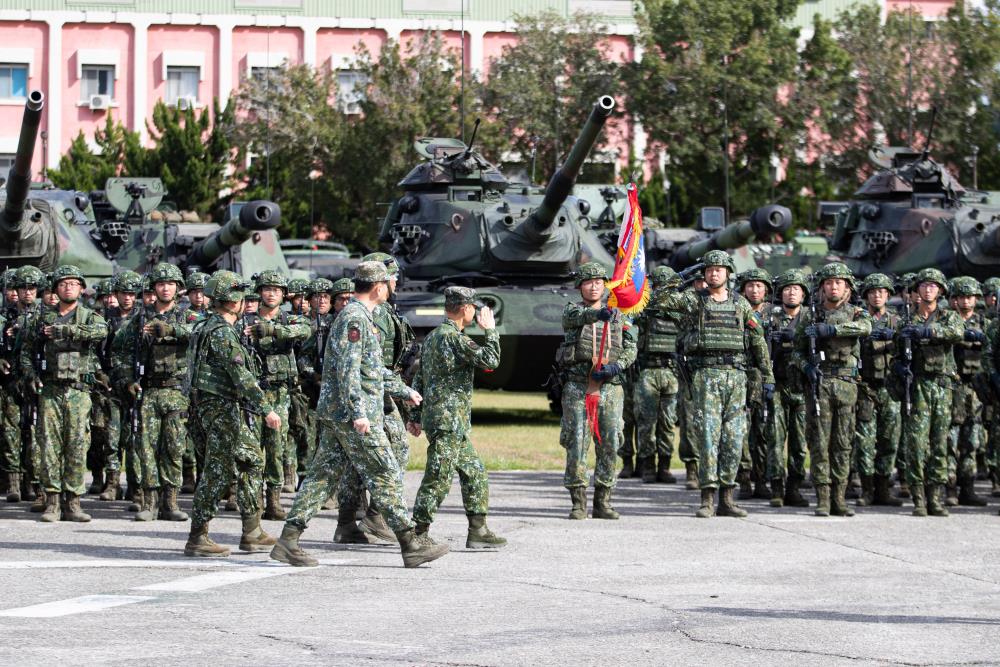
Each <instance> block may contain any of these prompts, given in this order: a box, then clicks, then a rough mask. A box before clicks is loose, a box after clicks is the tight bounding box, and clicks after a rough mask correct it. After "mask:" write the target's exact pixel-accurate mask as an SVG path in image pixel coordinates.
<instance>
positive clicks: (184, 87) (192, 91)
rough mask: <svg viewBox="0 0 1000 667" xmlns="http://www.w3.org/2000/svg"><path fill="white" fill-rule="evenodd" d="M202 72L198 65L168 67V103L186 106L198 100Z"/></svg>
mask: <svg viewBox="0 0 1000 667" xmlns="http://www.w3.org/2000/svg"><path fill="white" fill-rule="evenodd" d="M200 79H201V72H200V71H199V68H197V67H167V104H172V105H175V106H184V104H185V103H184V102H180V100H187V104H193V103H197V102H198V83H199V81H200Z"/></svg>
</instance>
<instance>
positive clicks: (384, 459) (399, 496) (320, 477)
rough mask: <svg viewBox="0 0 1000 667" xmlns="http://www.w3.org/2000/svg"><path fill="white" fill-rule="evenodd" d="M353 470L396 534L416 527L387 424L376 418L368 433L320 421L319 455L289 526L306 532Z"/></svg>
mask: <svg viewBox="0 0 1000 667" xmlns="http://www.w3.org/2000/svg"><path fill="white" fill-rule="evenodd" d="M352 466H353V467H354V468H356V469H357V470H358V472H359V473H360V475H361V477H362V479H364V482H365V485H366V486H367V488H368V492H369V493H371V496H372V502H373V503H374V504H375V505H376V506H377V507H378V508H379V511H380V512H381V513H382V517H383V518H384V519H385V521H386V523H388V524H389V527H390V528H392V529H393V530H394V531H396V532H400V531H404V530H410V529H411V528H413V522H412V521H411V520H410V517H409V513H408V512H407V510H406V502H405V501H404V500H403V483H402V482H401V481H400V479H401V476H402V473H401V471H400V469H399V466H398V465H397V463H396V457H395V456H394V455H393V453H392V448H391V446H390V445H389V439H388V438H387V437H386V435H385V430H384V429H383V428H382V424H380V423H378V422H377V421H374V420H373V423H372V428H371V430H370V431H369V432H368V433H366V434H365V435H361V434H359V433H358V432H356V431H355V430H354V427H353V426H352V425H351V423H350V422H344V423H340V422H331V421H329V420H325V419H321V420H320V421H319V444H318V445H317V447H316V454H315V456H313V460H312V461H311V462H310V464H309V469H308V471H307V472H306V478H305V480H304V481H303V482H302V488H300V489H299V492H298V493H297V494H296V496H295V502H294V503H292V508H291V509H290V510H288V519H287V521H286V523H287V524H288V525H289V526H295V527H296V528H298V529H299V530H305V529H306V526H307V525H308V524H309V520H310V519H312V518H313V517H314V516H315V515H316V513H317V512H319V510H320V508H322V507H323V503H325V502H326V501H327V500H328V499H329V498H330V495H331V494H333V493H334V492H335V491H336V490H337V487H338V485H339V484H340V479H341V477H343V475H344V473H345V472H346V471H347V470H349V469H350V468H351V467H352Z"/></svg>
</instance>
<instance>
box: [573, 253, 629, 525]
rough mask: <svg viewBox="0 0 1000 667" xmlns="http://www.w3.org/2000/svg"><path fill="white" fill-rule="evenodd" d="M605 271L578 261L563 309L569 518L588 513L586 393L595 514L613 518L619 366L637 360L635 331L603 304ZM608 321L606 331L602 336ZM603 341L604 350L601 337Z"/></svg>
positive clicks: (619, 412)
mask: <svg viewBox="0 0 1000 667" xmlns="http://www.w3.org/2000/svg"><path fill="white" fill-rule="evenodd" d="M607 279H608V274H607V271H606V270H605V268H604V267H603V266H601V265H600V264H598V263H597V262H587V263H586V264H583V265H581V266H580V268H579V270H578V271H577V276H576V287H577V289H579V290H580V297H581V299H582V300H581V301H580V302H579V303H568V304H566V307H565V308H564V309H563V315H562V325H563V331H564V332H565V338H564V340H563V343H562V346H561V347H560V348H559V351H558V352H557V355H558V356H557V362H558V366H559V369H560V373H561V375H562V380H563V391H562V410H563V413H562V421H561V424H560V431H559V444H560V445H562V447H563V449H565V450H566V472H565V474H564V476H563V485H564V486H565V487H566V488H567V489H568V490H569V495H570V498H571V500H572V502H573V509H572V511H571V512H570V514H569V518H570V519H586V518H587V450H588V449H590V440H591V433H590V426H589V425H588V420H587V408H586V400H587V396H588V395H591V396H596V397H597V400H598V401H599V402H598V407H597V423H596V424H595V425H594V426H596V432H595V433H594V434H593V439H594V440H595V444H594V450H595V454H596V456H597V465H596V466H595V469H594V507H593V511H592V513H591V516H593V518H595V519H617V518H618V512H616V511H615V509H614V508H613V507H612V506H611V490H612V489H613V488H614V486H615V456H616V452H617V451H618V443H619V442H620V440H621V437H622V428H623V426H622V401H623V391H622V378H621V377H620V376H621V373H622V371H623V370H624V369H625V368H627V367H628V366H630V365H631V364H632V362H634V361H635V357H636V348H635V339H634V337H633V336H634V334H633V333H632V331H631V330H630V328H629V327H628V326H627V324H626V322H625V319H624V317H622V315H621V313H619V312H617V311H614V310H612V309H610V308H608V307H607V306H604V305H603V303H602V299H603V297H604V293H605V282H606V281H607ZM604 324H607V329H606V331H607V336H604V334H603V331H604V330H605V328H604V326H603V325H604ZM602 340H606V343H605V345H604V350H603V354H602V352H601V341H602Z"/></svg>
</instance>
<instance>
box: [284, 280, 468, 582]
mask: <svg viewBox="0 0 1000 667" xmlns="http://www.w3.org/2000/svg"><path fill="white" fill-rule="evenodd" d="M389 279H390V278H389V274H388V272H387V271H386V266H385V264H384V263H382V262H361V263H360V264H358V267H357V270H356V271H355V287H356V289H357V292H356V294H355V298H354V299H352V300H351V302H350V303H348V304H347V306H346V307H345V308H344V310H342V311H341V312H340V314H339V315H338V316H337V318H336V320H335V321H334V323H333V329H332V330H331V332H330V341H329V343H328V345H327V349H328V350H329V352H330V353H329V354H328V355H327V356H326V358H325V359H324V366H323V387H322V390H321V393H320V401H319V406H318V408H317V416H318V418H319V420H320V439H319V445H318V447H317V449H316V455H315V456H314V457H313V460H312V462H311V463H310V466H309V472H308V474H307V475H306V479H305V481H304V482H303V483H302V488H301V489H300V490H299V493H298V494H297V495H296V497H295V503H294V504H293V505H292V509H291V510H290V511H289V513H288V520H287V521H286V522H285V527H284V529H283V530H282V532H281V537H280V539H279V540H278V543H277V544H276V545H275V546H274V549H272V550H271V558H273V559H275V560H278V561H281V562H283V563H289V564H290V565H296V566H315V565H317V564H318V562H317V561H316V559H314V558H312V557H311V556H309V554H307V553H306V552H305V551H304V550H303V549H302V548H301V547H300V546H299V537H300V536H301V534H302V532H303V531H304V530H305V529H306V526H307V525H308V523H309V520H310V519H311V518H312V517H313V516H315V515H316V513H317V512H318V511H319V509H320V507H321V506H322V504H323V503H324V502H325V501H326V499H327V498H329V497H330V495H331V494H332V493H333V492H334V491H335V490H336V489H337V487H338V485H339V484H340V479H341V477H343V475H344V473H345V471H346V470H347V468H348V467H349V466H351V465H353V466H354V468H356V469H357V470H358V471H359V472H361V475H362V477H363V479H364V481H365V484H366V486H367V487H368V490H369V491H370V492H371V494H372V499H373V502H375V503H376V504H377V505H378V506H379V507H380V508H381V509H382V511H383V512H385V517H386V520H387V521H388V523H389V525H390V526H392V529H393V530H394V531H395V534H396V538H397V539H398V541H399V545H400V549H401V551H402V555H403V565H404V566H405V567H416V566H418V565H421V564H423V563H426V562H429V561H432V560H434V559H436V558H440V557H441V556H443V555H444V554H446V553H447V552H448V547H447V546H445V545H439V544H435V543H434V542H433V540H431V538H430V536H429V535H426V534H424V535H417V534H416V531H415V530H414V524H413V522H412V521H411V520H410V517H409V515H408V512H407V510H406V503H405V501H404V500H403V485H402V482H401V480H400V477H401V471H400V470H399V466H398V464H397V463H396V457H395V455H394V454H393V452H392V448H391V445H390V444H389V440H388V438H387V437H386V434H385V430H384V429H383V428H382V419H383V417H384V414H385V413H384V410H383V407H384V393H385V392H386V391H388V392H389V393H390V394H392V395H393V396H394V397H397V398H399V399H400V400H408V401H410V402H412V403H413V404H414V405H417V404H419V403H420V401H421V396H420V394H419V393H417V392H415V391H413V390H412V389H410V388H409V387H407V386H406V385H405V384H403V383H402V381H401V380H400V379H399V377H398V376H397V375H395V374H394V373H393V372H392V371H390V370H389V369H388V368H386V366H385V363H384V362H383V360H382V342H381V341H380V340H379V334H378V329H377V328H376V326H375V321H374V319H373V317H372V311H373V310H375V307H376V306H378V305H379V304H380V303H385V302H386V301H387V300H388V298H389V294H390V292H389Z"/></svg>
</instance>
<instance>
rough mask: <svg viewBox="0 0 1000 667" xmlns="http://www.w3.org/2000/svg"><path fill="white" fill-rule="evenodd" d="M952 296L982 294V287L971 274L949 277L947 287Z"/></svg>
mask: <svg viewBox="0 0 1000 667" xmlns="http://www.w3.org/2000/svg"><path fill="white" fill-rule="evenodd" d="M949 291H950V292H951V295H952V296H982V295H983V288H982V287H981V286H980V285H979V281H978V280H976V279H975V278H973V277H972V276H959V277H957V278H952V279H951V286H950V288H949Z"/></svg>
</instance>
